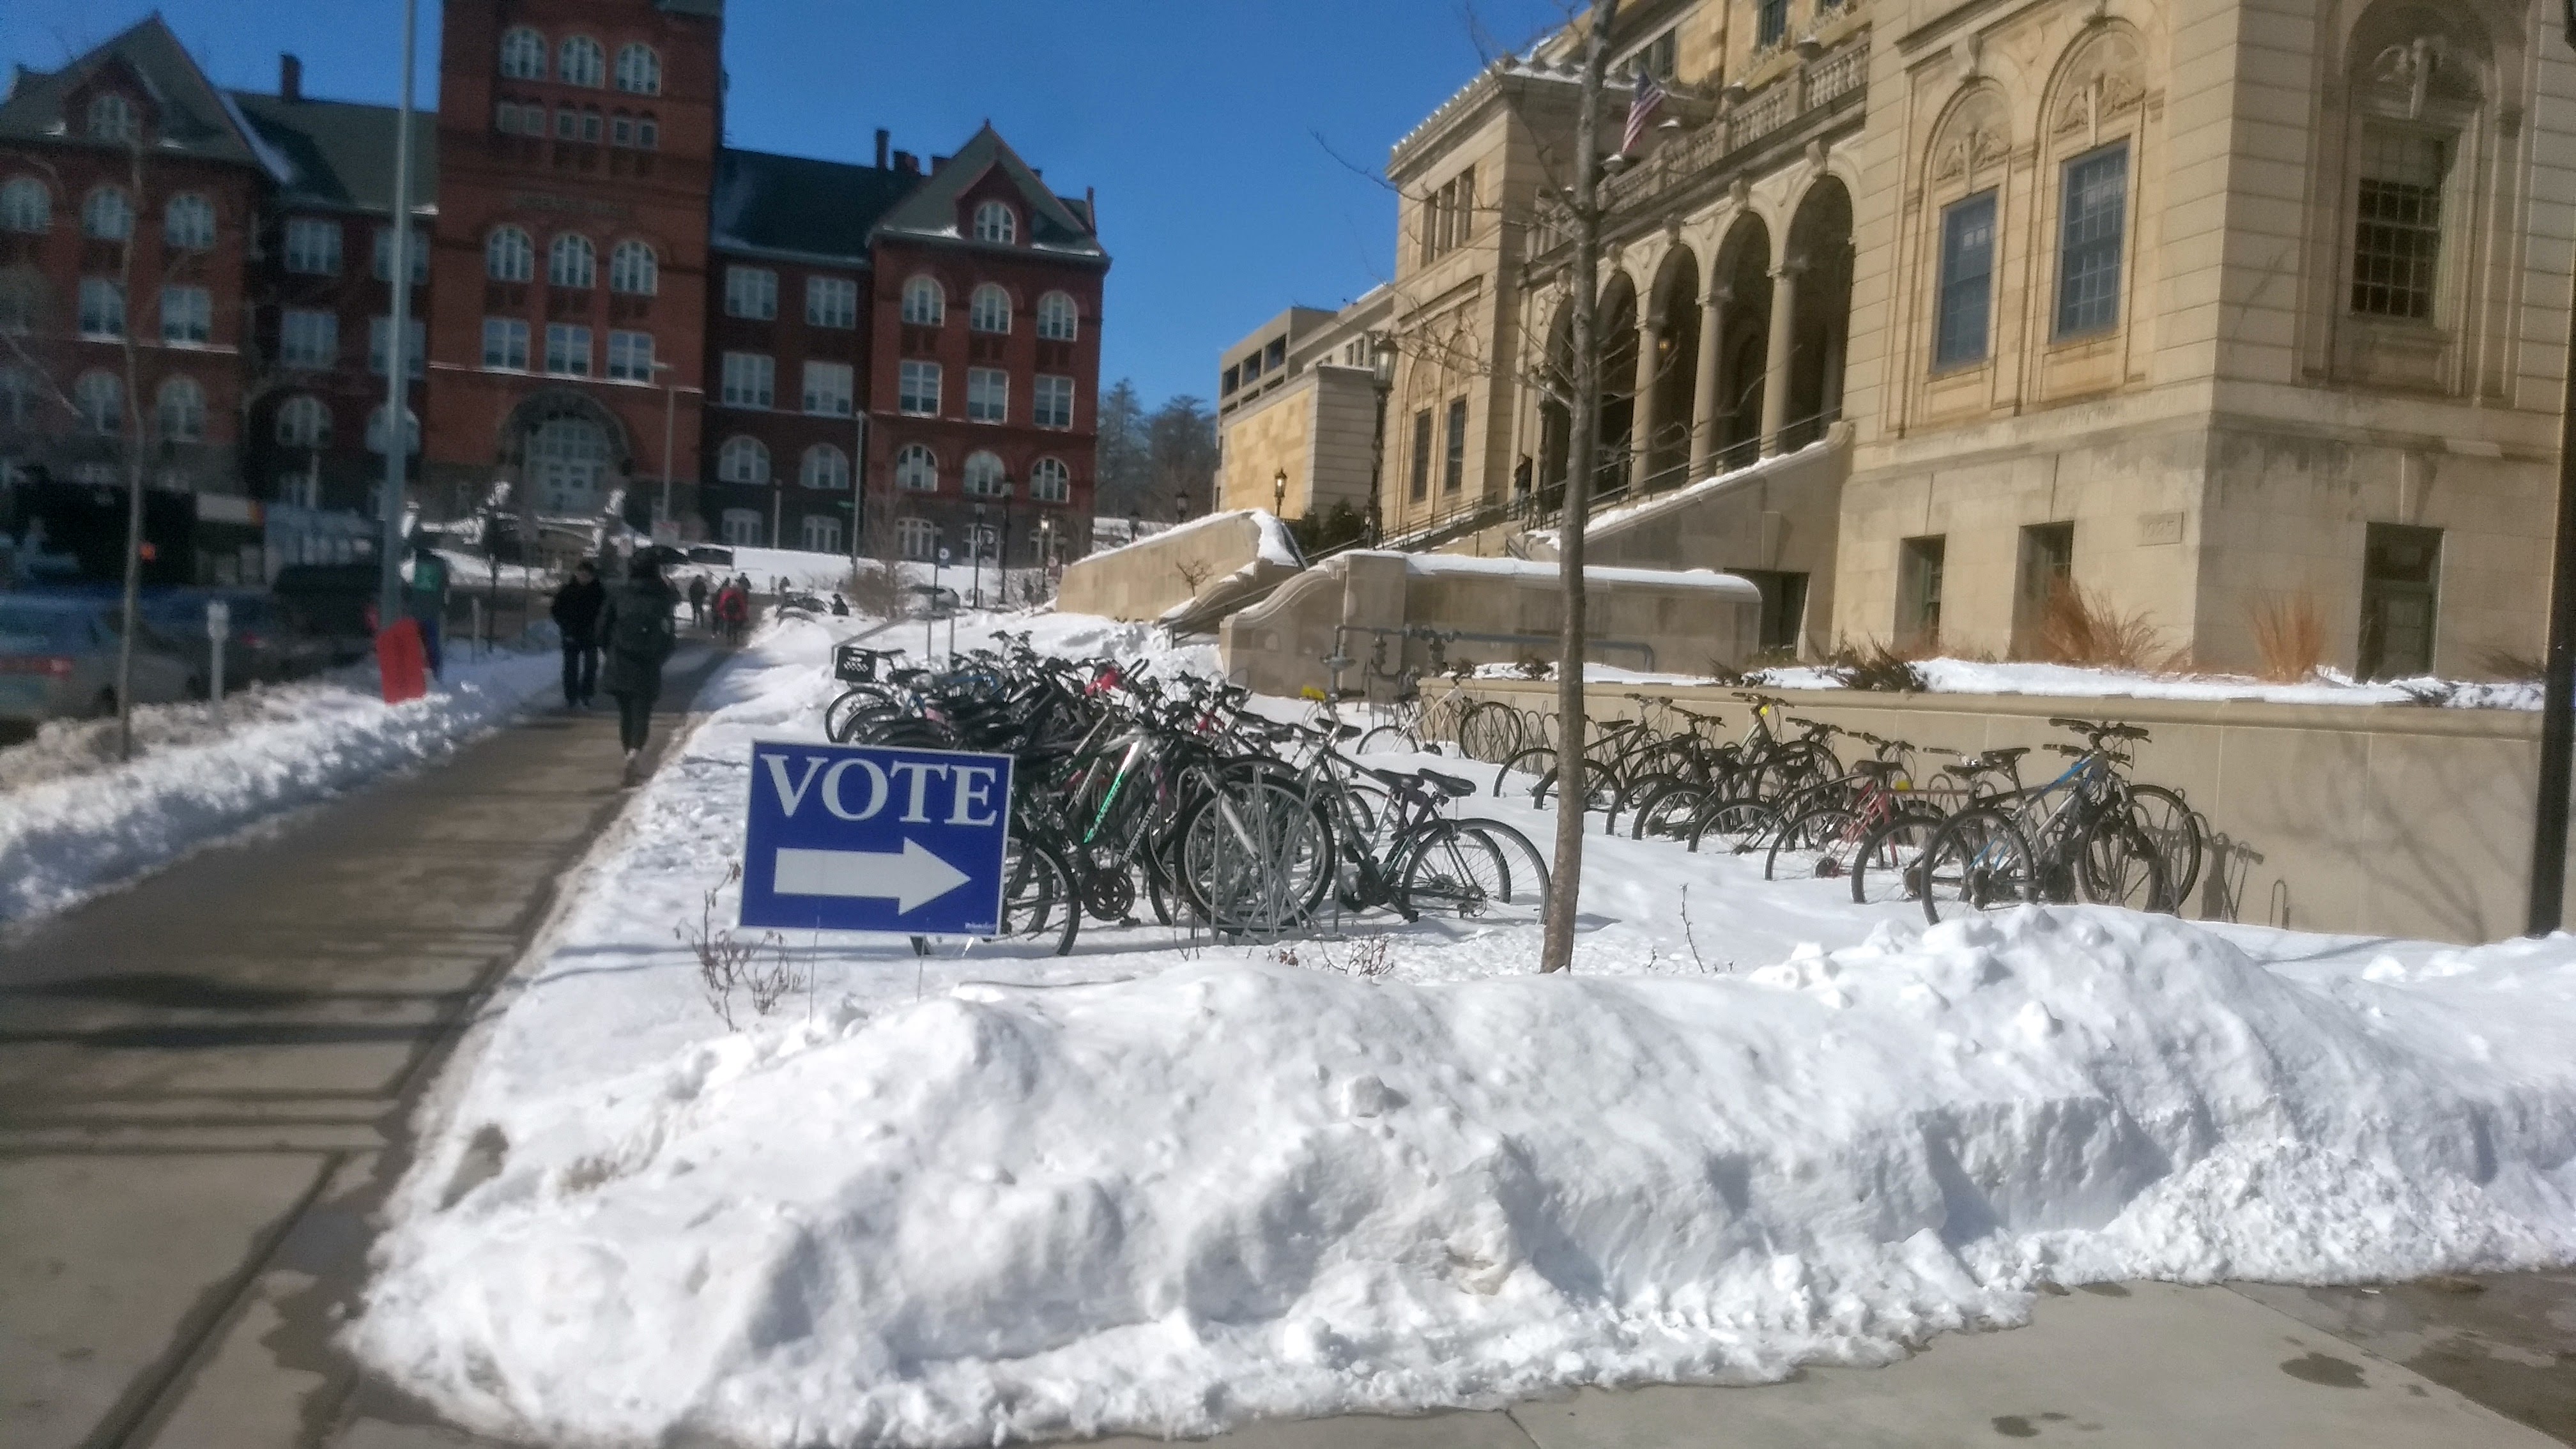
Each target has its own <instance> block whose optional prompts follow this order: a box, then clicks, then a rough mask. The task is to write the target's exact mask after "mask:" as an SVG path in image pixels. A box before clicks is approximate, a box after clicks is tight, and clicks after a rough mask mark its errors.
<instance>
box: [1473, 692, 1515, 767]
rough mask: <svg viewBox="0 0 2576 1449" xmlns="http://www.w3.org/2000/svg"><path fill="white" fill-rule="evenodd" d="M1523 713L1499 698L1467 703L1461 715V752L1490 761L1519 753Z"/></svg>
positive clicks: (1494, 761)
mask: <svg viewBox="0 0 2576 1449" xmlns="http://www.w3.org/2000/svg"><path fill="white" fill-rule="evenodd" d="M1522 745H1523V741H1522V739H1521V719H1520V715H1519V714H1518V713H1517V712H1516V711H1514V710H1513V709H1512V707H1511V706H1510V705H1507V704H1504V703H1503V702H1502V701H1500V700H1492V699H1489V700H1482V701H1479V702H1478V703H1475V704H1471V705H1468V706H1467V708H1466V713H1465V714H1463V715H1461V716H1460V717H1459V719H1458V753H1460V754H1462V755H1465V756H1466V757H1467V758H1468V759H1471V760H1477V761H1481V762H1482V763H1485V764H1488V765H1498V764H1501V763H1502V762H1503V761H1505V760H1508V759H1510V758H1511V757H1512V756H1514V755H1516V754H1518V753H1520V751H1521V748H1522Z"/></svg>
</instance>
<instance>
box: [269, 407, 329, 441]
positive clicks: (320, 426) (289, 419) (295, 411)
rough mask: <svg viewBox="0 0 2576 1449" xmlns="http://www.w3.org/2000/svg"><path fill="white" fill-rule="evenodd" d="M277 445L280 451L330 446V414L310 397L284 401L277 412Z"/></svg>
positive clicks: (327, 409)
mask: <svg viewBox="0 0 2576 1449" xmlns="http://www.w3.org/2000/svg"><path fill="white" fill-rule="evenodd" d="M277 443H278V446H279V447H282V448H327V447H329V446H331V410H330V409H329V408H326V407H324V406H323V405H322V399H320V398H318V397H313V396H311V395H310V394H298V395H296V396H294V397H291V398H288V399H287V400H286V401H285V402H284V403H282V404H280V405H279V406H278V409H277Z"/></svg>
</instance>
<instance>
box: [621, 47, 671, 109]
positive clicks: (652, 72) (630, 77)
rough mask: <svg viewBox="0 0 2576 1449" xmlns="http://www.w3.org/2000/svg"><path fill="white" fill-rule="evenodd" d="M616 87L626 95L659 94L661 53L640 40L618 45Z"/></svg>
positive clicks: (660, 89) (660, 88)
mask: <svg viewBox="0 0 2576 1449" xmlns="http://www.w3.org/2000/svg"><path fill="white" fill-rule="evenodd" d="M617 88H618V89H619V90H621V91H624V92H626V93H627V94H628V95H636V96H658V95H660V94H661V93H662V53H661V52H660V51H657V50H655V49H654V48H653V47H651V46H649V45H645V44H643V43H642V42H640V41H639V42H636V43H633V44H629V45H624V46H620V47H619V48H618V51H617Z"/></svg>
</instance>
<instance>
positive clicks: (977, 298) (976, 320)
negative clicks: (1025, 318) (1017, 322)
mask: <svg viewBox="0 0 2576 1449" xmlns="http://www.w3.org/2000/svg"><path fill="white" fill-rule="evenodd" d="M966 325H967V326H968V327H971V328H973V329H974V330H975V331H977V332H1008V331H1010V330H1011V294H1010V293H1008V292H1005V291H1003V290H1002V289H1001V288H999V287H997V286H995V285H993V284H992V283H991V282H986V283H985V284H984V285H982V286H980V287H977V288H976V289H975V294H974V296H972V297H970V298H968V299H967V302H966Z"/></svg>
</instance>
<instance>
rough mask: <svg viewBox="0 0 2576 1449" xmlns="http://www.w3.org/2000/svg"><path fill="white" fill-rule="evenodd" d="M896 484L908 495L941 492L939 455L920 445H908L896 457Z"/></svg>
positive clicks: (898, 451) (897, 452)
mask: <svg viewBox="0 0 2576 1449" xmlns="http://www.w3.org/2000/svg"><path fill="white" fill-rule="evenodd" d="M894 484H895V486H896V487H897V488H901V489H903V490H904V491H906V492H908V493H936V492H938V491H939V455H938V454H936V453H934V452H932V451H930V449H929V448H927V447H924V446H923V445H922V444H919V443H906V444H904V445H903V447H902V448H901V449H899V450H897V451H896V453H895V455H894Z"/></svg>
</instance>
